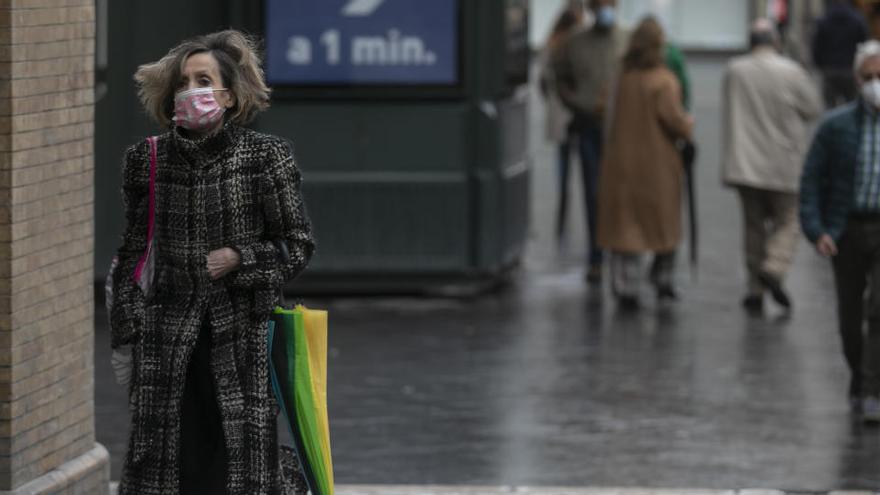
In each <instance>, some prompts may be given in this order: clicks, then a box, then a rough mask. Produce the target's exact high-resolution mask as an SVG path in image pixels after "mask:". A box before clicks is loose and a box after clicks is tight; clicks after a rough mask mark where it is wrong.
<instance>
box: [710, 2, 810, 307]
mask: <svg viewBox="0 0 880 495" xmlns="http://www.w3.org/2000/svg"><path fill="white" fill-rule="evenodd" d="M750 40H751V51H750V52H749V53H748V54H747V55H743V56H740V57H736V58H734V59H733V60H732V61H731V62H730V63H729V64H728V65H727V71H726V73H725V75H724V86H723V90H722V92H723V95H722V140H723V145H722V160H723V166H722V179H723V181H724V184H725V185H727V186H730V187H733V188H735V189H736V191H737V193H738V194H739V198H740V203H741V204H742V211H743V226H744V229H743V230H744V232H743V234H744V241H745V242H744V250H745V261H746V273H747V274H748V282H747V289H746V296H745V299H743V306H744V307H745V308H746V309H748V310H749V311H753V312H760V311H762V310H763V307H764V292H765V291H769V292H770V294H771V295H772V296H773V298H774V299H775V300H776V302H777V303H779V304H780V305H782V306H783V307H785V308H790V307H791V300H790V298H789V296H788V293H787V292H786V291H785V289H784V288H783V280H784V279H785V275H786V273H788V269H789V267H790V266H791V262H792V258H793V256H794V250H795V244H796V242H797V237H798V215H797V206H798V194H797V192H798V182H799V179H800V175H801V169H802V167H803V160H804V155H805V153H806V146H807V143H808V139H809V136H808V132H809V129H808V126H809V125H810V123H811V122H812V121H813V120H814V119H815V118H817V117H818V116H819V114H820V113H821V111H822V108H821V102H820V100H819V95H818V93H817V91H816V89H815V88H814V86H813V83H812V81H811V80H810V76H809V74H807V72H806V71H805V70H804V69H803V68H801V67H800V66H799V65H798V64H797V63H795V62H794V61H793V60H791V59H789V58H787V57H785V56H783V55H781V54H780V53H779V36H778V34H777V32H776V30H775V28H774V27H773V24H772V22H771V21H769V20H767V19H758V20H757V21H755V23H754V24H753V26H752V30H751V35H750Z"/></svg>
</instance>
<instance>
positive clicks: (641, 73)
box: [599, 17, 693, 308]
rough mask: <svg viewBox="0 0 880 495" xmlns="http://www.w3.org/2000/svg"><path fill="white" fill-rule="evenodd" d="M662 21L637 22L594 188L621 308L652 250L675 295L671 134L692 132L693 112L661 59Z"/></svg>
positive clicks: (655, 269)
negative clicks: (596, 187) (644, 254)
mask: <svg viewBox="0 0 880 495" xmlns="http://www.w3.org/2000/svg"><path fill="white" fill-rule="evenodd" d="M664 38H665V37H664V34H663V29H662V28H661V27H660V24H659V23H658V22H657V20H656V19H654V18H653V17H648V18H645V19H644V20H642V21H641V23H639V25H638V27H637V28H636V29H635V31H634V32H633V35H632V39H631V40H630V43H629V47H628V49H627V51H626V54H625V55H624V58H623V67H622V69H621V73H620V76H619V77H618V80H617V84H616V86H615V91H614V97H613V100H612V105H611V108H610V109H609V110H610V111H611V116H610V122H609V134H608V140H607V142H606V148H605V154H604V156H603V158H602V171H601V178H600V189H599V244H600V245H601V246H602V247H603V248H606V249H608V250H610V251H611V280H612V288H613V290H614V293H615V294H616V296H617V297H618V299H619V302H620V304H621V306H622V307H624V308H635V307H638V305H639V286H640V283H641V278H642V277H641V268H640V257H641V255H642V254H643V253H646V252H651V253H654V261H653V265H652V267H651V271H650V273H651V277H650V278H651V282H652V283H653V284H654V287H655V289H656V292H657V296H658V298H659V299H674V298H676V297H677V296H676V292H675V288H674V283H673V272H674V267H675V252H676V249H677V248H678V245H679V242H680V240H681V191H682V179H683V175H684V171H683V168H682V158H681V155H680V154H679V151H678V149H677V148H676V146H675V140H676V139H690V137H691V128H692V126H693V119H692V118H691V117H690V116H689V115H688V114H687V112H686V111H685V109H684V107H683V105H682V98H681V87H680V85H679V83H678V80H677V79H676V77H675V75H674V74H673V73H672V72H671V71H670V70H669V69H668V68H667V67H666V66H665V63H664V46H665V39H664Z"/></svg>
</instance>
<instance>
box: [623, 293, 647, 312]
mask: <svg viewBox="0 0 880 495" xmlns="http://www.w3.org/2000/svg"><path fill="white" fill-rule="evenodd" d="M617 304H618V307H620V309H621V310H623V311H638V309H639V307H641V304H640V303H639V298H638V297H637V296H630V295H621V296H617Z"/></svg>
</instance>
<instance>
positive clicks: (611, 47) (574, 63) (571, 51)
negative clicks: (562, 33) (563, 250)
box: [553, 0, 629, 284]
mask: <svg viewBox="0 0 880 495" xmlns="http://www.w3.org/2000/svg"><path fill="white" fill-rule="evenodd" d="M589 5H590V8H591V9H592V11H593V13H594V15H595V17H596V23H595V24H594V25H593V27H592V28H590V29H586V30H583V31H581V32H579V33H575V34H573V35H572V36H571V37H570V38H569V40H568V41H567V42H566V44H565V45H564V46H563V47H562V49H561V50H559V55H558V56H557V57H556V60H554V64H553V65H554V69H553V70H554V71H555V73H556V80H557V88H556V89H557V92H558V93H559V97H560V99H561V100H562V102H563V103H564V104H565V105H566V106H567V107H568V108H569V110H571V112H572V115H573V122H572V127H573V128H574V130H575V132H576V134H577V138H578V144H579V148H580V155H581V166H582V168H583V181H584V208H585V210H586V211H585V214H586V215H587V231H588V232H589V236H590V247H589V252H588V254H587V264H588V265H589V266H588V268H587V280H588V281H589V282H590V283H592V284H597V283H599V282H600V281H601V278H602V250H601V249H600V248H599V246H598V244H597V242H596V237H597V232H598V230H597V227H596V222H597V216H596V201H597V200H596V198H597V196H598V183H599V163H600V161H601V148H602V140H603V137H602V121H603V118H604V112H605V106H606V104H607V98H608V92H609V84H610V83H611V81H612V80H613V79H614V77H615V74H616V71H617V69H618V66H619V62H620V58H621V57H622V56H623V52H624V51H625V50H626V45H627V42H628V41H629V32H628V31H627V30H625V29H623V28H621V27H620V26H619V25H618V23H617V10H616V7H617V0H590V4H589Z"/></svg>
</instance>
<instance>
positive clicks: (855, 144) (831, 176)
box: [800, 40, 880, 422]
mask: <svg viewBox="0 0 880 495" xmlns="http://www.w3.org/2000/svg"><path fill="white" fill-rule="evenodd" d="M854 66H855V78H856V81H857V83H858V86H859V90H860V97H859V98H858V99H857V101H855V102H853V103H850V104H847V105H845V106H842V107H840V108H838V109H836V110H834V111H831V112H829V113H828V115H826V116H825V118H824V120H823V121H822V123H821V124H820V126H819V129H818V130H817V132H816V136H815V137H814V138H813V143H812V145H811V146H810V150H809V153H808V154H807V159H806V164H805V165H804V171H803V176H802V178H801V201H800V206H801V210H800V216H801V225H802V227H803V230H804V233H805V234H806V236H807V238H808V239H809V240H810V241H811V242H813V243H814V244H815V245H816V249H817V250H818V251H819V253H820V254H821V255H822V256H825V257H827V258H830V259H831V265H832V267H833V269H834V282H835V286H836V289H837V315H838V320H839V329H840V336H841V339H842V341H843V352H844V355H845V357H846V362H847V364H848V365H849V369H850V373H851V380H850V386H849V398H850V403H851V405H852V407H853V409H854V410H857V411H858V410H859V409H861V413H862V414H863V418H864V419H865V420H866V421H872V422H880V42H878V41H875V40H871V41H868V42H865V43H864V44H862V45H860V46H859V48H858V51H857V53H856V56H855V63H854ZM866 320H867V325H865V321H866ZM865 327H867V334H866V333H865Z"/></svg>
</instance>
